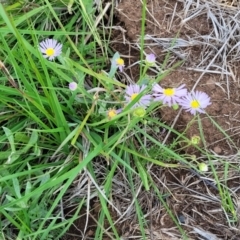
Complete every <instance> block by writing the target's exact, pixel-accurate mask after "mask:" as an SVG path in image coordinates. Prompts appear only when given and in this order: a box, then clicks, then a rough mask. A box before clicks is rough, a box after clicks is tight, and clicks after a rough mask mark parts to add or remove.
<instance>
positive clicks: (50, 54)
mask: <svg viewBox="0 0 240 240" xmlns="http://www.w3.org/2000/svg"><path fill="white" fill-rule="evenodd" d="M54 53H55V50H54V49H53V48H48V49H47V50H46V54H47V56H49V57H50V56H52V55H54Z"/></svg>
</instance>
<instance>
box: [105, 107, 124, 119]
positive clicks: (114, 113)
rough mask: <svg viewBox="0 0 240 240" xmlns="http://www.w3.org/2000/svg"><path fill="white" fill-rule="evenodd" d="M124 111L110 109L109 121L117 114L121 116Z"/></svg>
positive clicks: (108, 112)
mask: <svg viewBox="0 0 240 240" xmlns="http://www.w3.org/2000/svg"><path fill="white" fill-rule="evenodd" d="M121 111H122V109H118V110H116V109H115V108H110V109H108V111H107V116H108V118H109V119H112V118H113V117H115V116H116V115H117V114H119V113H120V112H121Z"/></svg>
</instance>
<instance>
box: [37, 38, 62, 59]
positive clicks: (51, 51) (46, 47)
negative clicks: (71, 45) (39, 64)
mask: <svg viewBox="0 0 240 240" xmlns="http://www.w3.org/2000/svg"><path fill="white" fill-rule="evenodd" d="M39 48H40V51H41V52H42V54H43V57H44V58H48V59H49V60H50V61H51V60H53V59H54V58H55V57H57V56H59V55H60V54H61V52H62V44H61V43H59V42H57V41H56V40H55V39H49V38H48V39H46V40H44V41H42V42H40V43H39Z"/></svg>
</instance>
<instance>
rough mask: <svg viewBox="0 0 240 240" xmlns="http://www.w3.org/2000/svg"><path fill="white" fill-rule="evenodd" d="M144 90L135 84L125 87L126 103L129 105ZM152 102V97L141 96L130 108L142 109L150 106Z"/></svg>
mask: <svg viewBox="0 0 240 240" xmlns="http://www.w3.org/2000/svg"><path fill="white" fill-rule="evenodd" d="M144 89H146V86H145V85H142V86H139V85H137V84H131V85H129V86H127V88H126V95H125V99H126V101H127V103H130V102H131V101H133V100H134V99H135V98H136V97H137V96H138V94H140V93H141V92H142V91H144ZM151 100H152V96H151V95H149V94H146V95H143V96H142V97H141V98H140V99H139V100H138V101H137V102H136V103H135V104H134V105H133V106H132V108H136V107H144V108H146V107H147V106H149V105H150V103H151Z"/></svg>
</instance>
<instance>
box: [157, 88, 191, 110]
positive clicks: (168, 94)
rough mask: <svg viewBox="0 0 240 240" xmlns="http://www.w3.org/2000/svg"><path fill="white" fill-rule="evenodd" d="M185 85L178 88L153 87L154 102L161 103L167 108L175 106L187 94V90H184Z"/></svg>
mask: <svg viewBox="0 0 240 240" xmlns="http://www.w3.org/2000/svg"><path fill="white" fill-rule="evenodd" d="M184 87H185V84H183V85H181V86H179V87H178V88H162V87H161V86H160V85H158V84H154V85H153V89H152V91H153V96H154V97H155V99H154V100H155V101H162V102H163V104H167V105H168V106H169V107H171V106H172V105H175V104H177V103H178V102H179V101H180V98H181V97H183V96H185V95H186V94H187V89H186V88H184Z"/></svg>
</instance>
